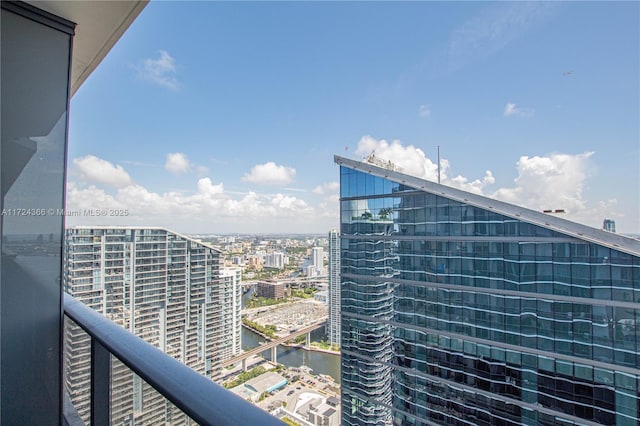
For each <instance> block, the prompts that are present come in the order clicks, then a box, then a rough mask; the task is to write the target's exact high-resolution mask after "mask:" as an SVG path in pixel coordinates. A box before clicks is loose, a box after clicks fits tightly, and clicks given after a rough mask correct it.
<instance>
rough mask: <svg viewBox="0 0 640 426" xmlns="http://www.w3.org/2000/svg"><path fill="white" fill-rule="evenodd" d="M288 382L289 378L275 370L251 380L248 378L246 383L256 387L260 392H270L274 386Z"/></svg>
mask: <svg viewBox="0 0 640 426" xmlns="http://www.w3.org/2000/svg"><path fill="white" fill-rule="evenodd" d="M286 383H287V379H285V378H284V377H282V376H281V375H280V374H278V373H275V372H273V371H269V372H266V373H264V374H261V375H259V376H258V377H255V378H253V379H251V380H247V381H246V382H245V383H244V385H245V386H247V387H249V388H252V389H254V390H255V391H256V392H258V394H261V393H262V392H270V391H271V390H272V389H273V388H274V387H277V386H280V385H283V384H286Z"/></svg>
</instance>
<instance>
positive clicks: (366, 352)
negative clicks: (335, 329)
mask: <svg viewBox="0 0 640 426" xmlns="http://www.w3.org/2000/svg"><path fill="white" fill-rule="evenodd" d="M335 161H336V162H337V163H338V164H339V165H340V166H341V167H340V186H341V209H340V210H341V213H340V214H341V242H342V256H341V262H342V265H341V268H342V344H341V347H342V381H341V382H342V407H343V409H342V423H343V424H344V425H356V424H357V425H366V424H371V425H373V424H376V425H379V424H392V423H393V424H414V425H434V424H460V425H463V424H464V425H493V424H501V425H552V424H553V425H555V424H575V425H577V424H582V425H596V424H609V425H613V424H615V425H636V424H638V421H639V419H640V407H639V404H638V401H639V396H640V395H639V389H640V357H639V356H638V354H639V353H640V241H638V240H634V239H631V238H626V237H624V236H621V235H618V234H614V233H611V232H605V231H603V230H600V229H595V228H590V227H587V226H584V225H580V224H577V223H573V222H569V221H567V220H565V219H563V218H560V217H556V216H551V215H548V214H545V213H542V212H538V211H534V210H528V209H525V208H522V207H518V206H514V205H511V204H508V203H504V202H500V201H497V200H493V199H489V198H486V197H482V196H479V195H476V194H472V193H468V192H465V191H461V190H458V189H455V188H451V187H447V186H445V185H440V184H437V183H434V182H430V181H426V180H423V179H420V178H416V177H414V176H410V175H407V174H403V173H400V172H398V171H397V168H395V167H393V165H392V164H391V165H388V163H386V162H383V163H376V164H383V165H384V166H380V165H376V164H370V163H368V162H359V161H353V160H349V159H346V158H342V157H337V156H336V157H335Z"/></svg>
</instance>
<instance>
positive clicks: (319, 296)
mask: <svg viewBox="0 0 640 426" xmlns="http://www.w3.org/2000/svg"><path fill="white" fill-rule="evenodd" d="M328 299H329V293H328V292H326V291H318V292H316V294H314V295H313V300H315V301H317V302H322V303H327V302H328Z"/></svg>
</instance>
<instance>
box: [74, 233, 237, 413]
mask: <svg viewBox="0 0 640 426" xmlns="http://www.w3.org/2000/svg"><path fill="white" fill-rule="evenodd" d="M64 261H65V262H64V277H63V278H64V288H65V291H66V292H68V293H69V294H71V295H72V296H74V297H75V298H76V299H78V300H80V301H81V302H83V303H85V304H86V305H88V306H90V307H91V308H93V309H95V310H97V311H98V312H100V313H102V314H104V315H105V316H106V317H107V318H109V319H110V320H112V321H114V322H115V323H117V324H120V325H122V326H123V327H125V328H127V329H128V330H129V331H131V332H133V333H134V334H136V335H138V336H139V337H141V338H143V339H144V340H146V341H147V342H149V343H151V344H153V345H155V346H156V347H158V348H159V349H161V350H162V351H164V352H166V353H167V354H169V355H171V356H173V357H174V358H176V359H178V360H180V361H181V362H183V363H184V364H186V365H188V366H189V367H191V368H193V369H194V370H196V371H198V372H200V373H202V374H203V375H206V376H207V377H210V378H212V379H214V378H216V377H217V375H218V373H219V372H220V362H221V361H222V360H223V359H226V358H228V357H231V356H233V355H235V354H237V353H239V350H240V345H239V340H240V321H239V300H240V297H241V296H240V293H241V292H240V286H239V285H238V283H237V281H236V277H237V274H236V275H234V274H231V273H229V274H231V275H233V276H232V277H229V275H228V274H227V273H225V274H224V277H223V278H221V276H220V275H221V274H220V252H219V251H218V250H217V249H215V248H213V247H210V246H208V245H206V244H204V243H201V242H199V241H195V240H193V239H191V238H188V237H186V236H183V235H179V234H177V233H174V232H171V231H169V230H167V229H164V228H152V227H73V228H69V229H67V231H66V244H65V251H64ZM65 345H66V348H67V349H66V350H65V358H66V359H65V364H64V366H65V368H64V369H65V371H64V373H65V384H66V388H67V390H68V392H69V394H70V396H71V399H72V401H73V403H74V406H75V408H76V409H77V411H78V413H79V414H80V416H81V417H82V418H83V420H84V421H85V422H87V421H88V420H89V419H88V416H89V414H90V407H89V388H90V380H89V371H90V370H89V353H90V352H89V347H90V346H89V345H90V342H89V338H88V336H87V335H86V334H85V333H84V332H82V330H80V329H79V328H78V327H77V326H74V325H73V324H72V323H71V322H70V321H69V320H67V327H66V333H65ZM112 371H113V374H112V383H111V387H112V389H111V395H112V397H111V398H112V401H111V423H112V424H114V425H128V424H160V423H162V424H165V423H166V424H172V425H180V424H189V420H188V419H187V418H186V417H185V416H184V415H183V413H181V412H180V411H178V410H176V409H175V408H174V407H173V406H172V405H171V404H169V403H168V402H167V401H166V400H165V399H164V398H163V397H162V396H161V395H160V394H158V393H157V392H156V391H155V390H154V389H152V388H151V387H150V386H149V385H147V384H146V383H143V381H142V380H141V379H140V378H139V377H138V376H136V375H135V374H134V373H133V372H132V371H131V370H129V369H127V368H126V367H124V365H122V364H120V363H119V362H115V361H114V363H113V365H112Z"/></svg>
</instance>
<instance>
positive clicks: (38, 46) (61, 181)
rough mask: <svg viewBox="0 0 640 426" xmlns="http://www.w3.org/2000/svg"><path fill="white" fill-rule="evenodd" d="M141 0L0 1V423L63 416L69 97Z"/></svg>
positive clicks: (35, 422)
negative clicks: (63, 254) (0, 257)
mask: <svg viewBox="0 0 640 426" xmlns="http://www.w3.org/2000/svg"><path fill="white" fill-rule="evenodd" d="M146 5H147V2H146V1H120V2H54V1H50V2H44V1H27V2H9V1H2V2H1V3H0V7H1V13H0V17H1V22H0V31H1V34H0V43H1V45H0V53H1V56H2V57H1V59H0V62H1V63H2V67H1V83H0V87H1V90H2V96H0V99H1V106H0V111H1V118H0V122H1V123H2V126H0V128H1V131H2V150H1V151H2V155H1V158H0V160H1V161H0V171H1V176H2V185H1V186H2V197H0V210H2V211H3V212H5V211H6V212H8V213H7V214H4V213H3V215H2V218H1V219H0V220H1V224H0V233H1V234H2V238H0V249H1V252H2V262H1V263H0V266H1V272H2V274H1V275H2V276H1V280H0V328H1V333H0V359H1V360H2V362H0V383H2V390H1V392H0V423H1V424H7V425H11V424H25V425H43V424H61V423H62V421H63V411H62V407H63V400H64V398H63V386H62V380H63V379H62V377H63V374H62V350H63V346H62V328H63V316H64V313H63V309H62V293H63V290H62V280H61V276H62V251H63V237H64V235H63V230H64V214H63V213H62V211H63V209H64V207H65V206H64V197H65V182H66V173H67V170H66V158H67V157H66V153H67V133H68V131H67V130H68V122H69V102H70V99H71V96H73V94H74V93H75V92H76V91H77V90H78V88H79V87H80V86H81V85H82V84H83V82H84V81H85V80H86V79H87V77H88V76H89V75H90V74H91V73H92V72H93V70H94V69H95V68H96V67H97V66H98V64H99V63H100V62H101V61H102V59H103V58H104V57H105V56H106V55H107V54H108V53H109V51H110V50H111V48H112V47H113V45H114V44H115V43H116V42H117V41H118V39H119V38H120V37H121V36H122V34H123V33H124V32H125V31H126V30H127V28H128V27H129V26H130V25H131V23H132V22H133V21H134V20H135V19H136V18H137V16H138V15H139V14H140V13H141V12H142V10H143V9H144V8H145V6H146ZM21 213H24V214H21Z"/></svg>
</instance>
